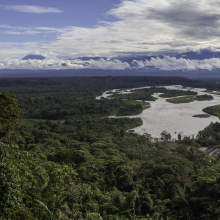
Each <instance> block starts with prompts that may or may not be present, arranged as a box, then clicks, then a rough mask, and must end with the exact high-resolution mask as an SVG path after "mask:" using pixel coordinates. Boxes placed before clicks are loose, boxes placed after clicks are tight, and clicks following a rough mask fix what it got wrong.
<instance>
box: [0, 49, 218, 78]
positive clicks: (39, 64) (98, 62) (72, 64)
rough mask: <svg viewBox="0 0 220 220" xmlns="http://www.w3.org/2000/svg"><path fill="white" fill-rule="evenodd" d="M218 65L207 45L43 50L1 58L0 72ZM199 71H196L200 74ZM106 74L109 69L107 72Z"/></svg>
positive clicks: (184, 69) (208, 68)
mask: <svg viewBox="0 0 220 220" xmlns="http://www.w3.org/2000/svg"><path fill="white" fill-rule="evenodd" d="M219 69H220V52H219V51H212V50H208V49H204V50H200V51H189V52H186V53H181V54H175V55H171V54H168V55H152V56H150V55H143V54H141V55H140V54H132V55H124V56H118V57H112V58H107V57H79V58H74V59H73V58H59V57H55V56H49V55H42V54H29V55H27V56H25V57H23V58H22V59H14V60H10V61H5V62H0V73H6V72H8V71H9V70H13V71H14V72H18V71H22V70H34V71H51V70H63V71H64V70H66V71H67V70H73V71H76V70H78V71H80V72H81V73H83V71H84V72H85V71H87V72H88V70H90V74H92V75H93V73H92V72H93V71H92V70H106V71H110V70H111V73H113V74H114V73H115V74H116V73H117V71H126V72H127V73H130V74H131V72H133V73H134V72H135V73H137V72H138V73H140V72H141V73H143V72H145V73H146V74H149V73H152V74H154V75H155V74H159V73H162V74H165V75H167V72H169V74H168V75H176V74H177V73H176V72H178V73H181V74H182V75H187V73H189V72H192V71H193V72H196V73H198V71H199V73H201V71H202V73H203V74H204V73H206V74H207V73H208V74H209V75H210V74H213V73H214V75H216V76H218V70H219ZM199 73H198V74H199ZM108 74H109V72H108Z"/></svg>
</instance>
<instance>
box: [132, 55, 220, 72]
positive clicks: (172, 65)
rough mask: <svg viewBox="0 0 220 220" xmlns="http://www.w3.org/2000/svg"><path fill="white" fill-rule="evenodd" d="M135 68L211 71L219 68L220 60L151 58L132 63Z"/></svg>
mask: <svg viewBox="0 0 220 220" xmlns="http://www.w3.org/2000/svg"><path fill="white" fill-rule="evenodd" d="M134 63H135V64H136V68H149V67H154V68H157V69H159V70H166V71H167V70H213V69H218V68H220V59H219V58H212V59H205V60H189V59H184V58H180V59H177V58H176V57H170V56H165V57H164V58H159V57H156V58H152V59H151V60H145V61H134Z"/></svg>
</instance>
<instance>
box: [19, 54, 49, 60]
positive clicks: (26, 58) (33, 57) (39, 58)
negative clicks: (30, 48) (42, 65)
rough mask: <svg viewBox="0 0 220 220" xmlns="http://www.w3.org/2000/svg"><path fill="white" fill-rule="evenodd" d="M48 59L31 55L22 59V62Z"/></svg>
mask: <svg viewBox="0 0 220 220" xmlns="http://www.w3.org/2000/svg"><path fill="white" fill-rule="evenodd" d="M45 59H46V57H44V56H42V55H36V54H29V55H27V56H25V57H23V58H22V60H45Z"/></svg>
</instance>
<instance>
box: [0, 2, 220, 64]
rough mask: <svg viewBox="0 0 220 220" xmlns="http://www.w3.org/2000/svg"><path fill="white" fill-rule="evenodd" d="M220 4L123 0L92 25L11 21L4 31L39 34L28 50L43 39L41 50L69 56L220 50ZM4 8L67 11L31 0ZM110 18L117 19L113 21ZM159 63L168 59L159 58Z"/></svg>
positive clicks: (9, 48)
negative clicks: (20, 24) (18, 23)
mask: <svg viewBox="0 0 220 220" xmlns="http://www.w3.org/2000/svg"><path fill="white" fill-rule="evenodd" d="M219 6H220V0H209V1H207V0H200V1H197V0H191V1H188V0H182V1H176V0H154V1H146V0H132V1H131V0H121V2H120V4H119V5H117V6H115V8H113V9H111V10H110V11H108V12H107V13H106V16H107V18H106V21H100V22H99V23H97V25H96V26H93V27H90V28H88V27H77V26H68V27H65V26H63V27H61V28H53V27H32V28H29V27H28V28H27V27H9V26H6V25H5V27H4V28H2V30H1V31H2V33H4V34H7V35H16V36H17V35H25V37H27V36H30V37H31V39H34V40H32V42H35V44H34V43H33V46H32V47H29V51H27V53H29V52H30V51H32V50H35V45H36V44H37V45H38V48H39V49H40V50H41V51H45V52H46V51H50V52H53V53H55V54H57V55H58V56H62V57H68V58H69V57H70V58H77V57H81V56H105V57H106V56H108V57H115V56H117V55H118V54H123V53H126V54H129V53H145V54H146V53H149V54H153V53H154V54H161V53H162V54H167V53H168V54H169V52H170V51H172V52H177V53H178V52H182V51H189V50H199V49H201V48H208V47H213V48H216V49H218V48H220V39H219V37H220V25H219V24H220V13H219ZM4 7H5V9H7V10H16V11H21V12H31V13H49V12H50V13H52V12H53V13H60V12H61V11H60V10H59V9H56V8H44V7H39V6H30V5H11V6H4ZM109 17H111V18H114V19H109V20H110V21H108V18H109ZM35 36H36V38H34V37H35ZM39 36H45V40H41V41H37V39H38V38H39ZM47 37H48V38H47ZM42 38H43V37H41V39H42ZM51 38H52V40H51ZM35 39H36V41H35ZM48 39H49V40H48ZM19 49H20V47H19V46H17V45H9V44H7V43H6V46H5V47H4V46H3V51H4V54H7V55H8V56H10V57H12V53H11V52H12V51H13V50H14V51H15V54H18V51H19ZM25 49H26V48H25ZM27 53H26V54H27ZM23 55H24V54H23V53H22V56H23ZM4 57H5V55H4ZM151 62H153V61H151ZM155 62H156V61H155ZM158 62H159V63H162V61H159V60H158ZM163 62H165V60H163ZM166 62H167V63H168V61H166ZM178 62H180V61H178ZM183 62H187V61H183ZM207 62H209V61H207ZM187 63H188V62H187ZM145 65H147V64H145ZM160 65H162V64H160ZM181 65H183V64H181ZM193 66H195V65H194V64H193ZM161 68H165V67H163V66H161ZM187 68H188V67H187ZM213 68H214V67H213Z"/></svg>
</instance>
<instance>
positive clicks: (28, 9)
mask: <svg viewBox="0 0 220 220" xmlns="http://www.w3.org/2000/svg"><path fill="white" fill-rule="evenodd" d="M1 7H2V8H4V9H5V10H8V11H17V12H24V13H34V14H44V13H61V12H62V11H61V10H60V9H57V8H50V7H41V6H36V5H2V6H1Z"/></svg>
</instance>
